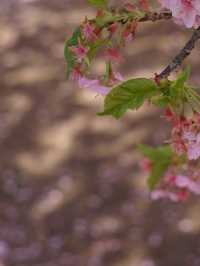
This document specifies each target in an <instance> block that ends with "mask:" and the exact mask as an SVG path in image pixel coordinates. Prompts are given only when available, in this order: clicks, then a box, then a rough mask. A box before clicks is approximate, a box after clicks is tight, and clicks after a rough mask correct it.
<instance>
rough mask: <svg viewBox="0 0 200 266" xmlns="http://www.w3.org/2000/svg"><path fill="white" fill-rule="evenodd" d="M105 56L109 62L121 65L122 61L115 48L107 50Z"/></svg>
mask: <svg viewBox="0 0 200 266" xmlns="http://www.w3.org/2000/svg"><path fill="white" fill-rule="evenodd" d="M105 56H106V59H107V60H109V61H111V62H116V63H121V62H122V61H123V58H122V56H121V54H120V53H119V51H118V50H117V49H116V48H107V50H106V52H105Z"/></svg>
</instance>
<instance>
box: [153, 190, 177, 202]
mask: <svg viewBox="0 0 200 266" xmlns="http://www.w3.org/2000/svg"><path fill="white" fill-rule="evenodd" d="M151 198H152V199H153V200H158V199H165V198H166V199H169V200H171V201H173V202H177V201H178V200H179V198H178V195H177V194H176V193H174V192H170V191H166V190H163V189H157V190H154V191H153V192H151Z"/></svg>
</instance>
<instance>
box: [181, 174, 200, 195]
mask: <svg viewBox="0 0 200 266" xmlns="http://www.w3.org/2000/svg"><path fill="white" fill-rule="evenodd" d="M176 186H177V187H179V188H187V189H188V190H189V191H190V192H192V193H194V194H197V195H199V194H200V184H199V183H197V182H195V181H194V180H191V179H190V178H189V177H187V176H183V175H178V176H177V177H176Z"/></svg>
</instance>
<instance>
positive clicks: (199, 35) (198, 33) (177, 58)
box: [157, 27, 200, 79]
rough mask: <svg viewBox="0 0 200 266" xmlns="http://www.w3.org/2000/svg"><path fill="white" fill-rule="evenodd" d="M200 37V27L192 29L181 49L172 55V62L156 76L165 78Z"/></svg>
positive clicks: (179, 63) (189, 51)
mask: <svg viewBox="0 0 200 266" xmlns="http://www.w3.org/2000/svg"><path fill="white" fill-rule="evenodd" d="M199 39H200V27H199V28H197V29H196V30H194V32H193V34H192V36H191V38H190V39H189V41H187V43H186V44H185V46H184V47H183V49H182V50H181V51H180V52H179V53H178V54H177V55H176V56H175V57H174V59H173V60H172V62H171V63H170V64H169V65H168V66H167V67H166V68H165V69H164V70H163V71H162V72H161V73H160V74H159V75H158V76H157V78H159V79H164V78H167V77H168V76H169V75H170V74H171V72H172V71H174V70H175V69H176V68H177V67H178V66H180V65H181V64H182V63H183V61H184V59H185V58H186V57H187V56H189V55H190V54H191V52H192V50H193V49H194V47H195V44H196V42H197V41H198V40H199Z"/></svg>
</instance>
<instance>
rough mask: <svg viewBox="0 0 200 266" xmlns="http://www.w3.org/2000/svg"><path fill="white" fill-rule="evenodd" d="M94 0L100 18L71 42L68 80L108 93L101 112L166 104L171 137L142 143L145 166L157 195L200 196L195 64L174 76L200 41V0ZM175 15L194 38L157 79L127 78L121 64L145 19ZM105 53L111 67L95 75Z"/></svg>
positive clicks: (116, 112)
mask: <svg viewBox="0 0 200 266" xmlns="http://www.w3.org/2000/svg"><path fill="white" fill-rule="evenodd" d="M155 2H156V1H155ZM88 3H89V4H91V5H93V6H94V7H96V8H97V13H96V17H95V18H93V19H88V18H87V17H86V18H85V19H84V21H83V22H82V24H81V25H80V26H79V27H78V28H77V29H76V30H75V31H74V33H73V35H72V36H71V38H70V39H68V40H67V41H66V44H65V51H64V54H65V59H66V61H67V73H66V74H67V78H71V79H72V80H73V81H74V82H77V86H79V87H81V88H85V89H90V90H93V91H95V92H97V93H98V94H101V95H102V96H103V97H105V98H104V107H103V110H102V111H101V112H99V113H98V115H99V116H105V115H111V116H113V117H115V118H117V119H118V118H120V117H122V116H123V115H124V114H125V113H126V112H127V111H128V110H137V109H139V108H140V107H141V106H142V105H143V104H144V102H146V101H148V102H149V103H150V104H152V105H155V106H157V107H158V108H163V109H164V110H165V111H164V113H165V115H164V119H166V121H167V122H169V123H171V128H172V129H171V137H170V139H169V138H168V139H169V140H168V141H166V143H165V145H163V146H160V147H157V148H151V147H149V146H146V145H139V149H140V150H141V151H142V153H143V154H144V156H145V159H144V162H143V168H144V170H145V171H147V172H148V173H149V178H148V185H149V188H150V190H151V197H152V199H160V198H168V199H170V200H172V201H174V202H178V201H184V200H186V199H187V198H188V197H189V195H190V194H192V193H193V194H196V195H200V168H199V159H200V95H199V94H198V89H197V88H194V87H193V86H191V85H190V84H188V79H189V76H190V67H187V68H186V69H184V70H182V71H180V73H179V74H178V76H177V78H176V79H175V80H171V79H170V78H169V77H170V74H171V73H172V72H173V71H174V70H176V69H177V68H178V67H180V66H181V64H182V62H183V61H184V59H185V58H186V57H187V56H189V55H190V54H191V52H192V50H193V49H194V47H195V44H196V42H197V41H198V40H199V39H200V1H199V0H158V1H157V3H158V4H159V8H157V7H156V8H155V7H153V6H152V5H151V4H150V1H148V0H138V1H132V2H125V3H123V5H122V6H111V5H110V3H109V0H88ZM169 19H173V20H174V23H177V24H179V25H180V26H181V27H183V26H185V27H186V28H188V29H192V30H193V33H192V36H191V38H190V39H189V40H188V42H187V43H186V44H185V45H184V47H183V48H182V49H181V51H180V52H179V53H178V54H177V55H176V56H175V57H174V59H173V60H172V61H171V62H170V63H169V65H168V66H167V67H166V68H165V69H163V70H162V71H161V72H160V73H157V74H152V78H146V77H141V78H132V79H129V80H124V78H123V77H122V75H121V74H120V73H119V72H118V71H117V70H116V65H117V64H119V63H123V57H122V55H121V53H120V50H121V49H122V48H124V46H126V44H127V43H128V42H132V41H133V40H134V39H135V38H136V32H137V30H138V25H139V23H142V22H145V21H152V22H153V21H157V20H169ZM99 54H100V55H101V56H103V58H104V61H105V71H104V73H103V75H101V76H99V77H94V76H93V74H92V71H91V68H92V67H91V64H92V62H93V60H95V58H96V56H97V55H99Z"/></svg>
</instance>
